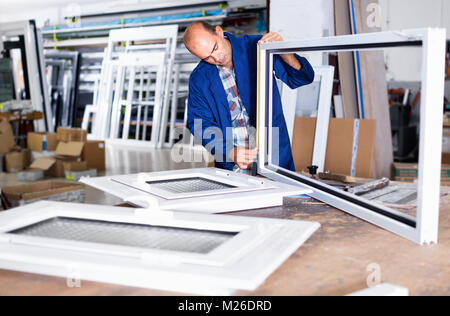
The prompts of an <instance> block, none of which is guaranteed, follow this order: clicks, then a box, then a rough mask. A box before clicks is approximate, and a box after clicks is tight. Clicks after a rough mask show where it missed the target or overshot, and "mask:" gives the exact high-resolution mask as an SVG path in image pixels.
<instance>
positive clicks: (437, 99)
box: [258, 29, 446, 244]
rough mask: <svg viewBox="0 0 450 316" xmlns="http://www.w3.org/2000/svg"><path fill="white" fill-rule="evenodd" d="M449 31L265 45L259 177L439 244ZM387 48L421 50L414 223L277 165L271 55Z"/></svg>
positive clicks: (262, 51) (405, 234) (419, 240)
mask: <svg viewBox="0 0 450 316" xmlns="http://www.w3.org/2000/svg"><path fill="white" fill-rule="evenodd" d="M445 45H446V31H445V29H417V30H404V31H400V32H383V33H370V34H360V35H350V36H337V37H329V38H320V39H312V40H303V41H297V42H282V43H269V44H262V45H261V46H260V51H259V69H258V72H259V79H258V80H259V81H258V82H259V87H258V88H259V101H260V103H259V105H258V107H259V110H258V134H259V161H258V172H259V174H261V175H264V176H267V177H269V178H271V179H275V180H278V181H282V182H286V183H290V184H296V185H299V186H301V187H306V188H310V189H312V190H313V193H312V194H310V195H311V196H312V197H314V198H316V199H318V200H321V201H323V202H326V203H328V204H330V205H332V206H334V207H336V208H339V209H341V210H343V211H345V212H348V213H350V214H352V215H354V216H357V217H359V218H361V219H363V220H366V221H368V222H370V223H372V224H375V225H378V226H380V227H382V228H384V229H386V230H389V231H391V232H394V233H396V234H398V235H400V236H403V237H405V238H407V239H409V240H412V241H414V242H416V243H418V244H424V243H432V242H435V243H436V242H437V240H438V220H439V199H440V174H441V149H442V121H443V117H442V100H443V96H444V77H445V76H444V69H445V67H444V65H445V47H446V46H445ZM385 47H422V48H423V53H422V99H421V109H420V110H421V113H420V145H419V149H420V153H419V178H418V198H417V200H418V205H417V215H416V218H414V217H411V216H408V215H405V214H403V213H400V212H398V211H395V210H393V209H390V208H387V207H384V206H380V205H379V204H375V203H372V202H370V201H367V200H365V199H363V198H360V197H357V196H354V195H351V194H348V193H346V192H344V191H341V190H338V189H336V188H333V187H331V186H328V185H326V184H323V183H321V182H319V181H316V180H313V179H310V178H307V177H304V176H302V175H299V174H296V173H293V172H290V171H288V170H285V169H283V168H280V167H279V166H276V165H273V164H272V161H271V157H272V136H271V134H272V131H271V129H270V128H269V129H267V126H272V111H271V109H272V89H271V87H272V84H273V76H272V75H271V74H272V69H273V63H272V56H273V55H274V54H278V53H294V52H295V53H302V52H307V51H354V50H360V51H364V50H374V49H382V48H385Z"/></svg>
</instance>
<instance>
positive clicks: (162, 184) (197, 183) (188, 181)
mask: <svg viewBox="0 0 450 316" xmlns="http://www.w3.org/2000/svg"><path fill="white" fill-rule="evenodd" d="M147 184H149V185H150V186H151V187H152V188H155V189H159V190H164V191H166V192H169V193H173V194H180V193H192V192H204V191H214V190H226V189H232V188H236V187H235V186H232V185H229V184H225V183H220V182H217V181H213V180H209V179H204V178H199V177H198V178H185V179H174V180H162V181H148V182H147Z"/></svg>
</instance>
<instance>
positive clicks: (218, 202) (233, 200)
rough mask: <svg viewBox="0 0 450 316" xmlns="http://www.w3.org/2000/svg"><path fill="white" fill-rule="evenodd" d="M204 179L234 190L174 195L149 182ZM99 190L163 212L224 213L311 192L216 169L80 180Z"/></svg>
mask: <svg viewBox="0 0 450 316" xmlns="http://www.w3.org/2000/svg"><path fill="white" fill-rule="evenodd" d="M186 178H202V179H205V180H211V181H214V182H219V183H223V184H228V185H232V186H235V188H229V189H223V190H216V191H203V192H191V193H180V194H173V193H171V192H167V191H163V190H158V189H155V188H152V187H150V186H149V185H148V184H147V183H146V182H147V181H160V180H182V179H186ZM80 182H83V183H85V184H87V185H89V186H92V187H94V188H96V189H99V190H102V191H104V192H106V193H109V194H112V195H114V196H117V197H119V198H121V199H123V200H124V201H126V202H128V203H131V204H133V205H137V206H141V207H146V208H149V207H152V206H155V205H156V206H157V207H159V208H161V209H166V210H176V211H188V212H203V213H225V212H235V211H242V210H249V209H258V208H265V207H273V206H280V205H283V198H284V197H286V196H296V195H301V194H308V193H311V192H312V191H311V190H310V189H307V188H300V187H298V186H292V185H288V184H285V183H280V182H275V181H271V180H267V179H262V178H258V177H251V176H248V175H245V174H238V173H234V172H231V171H227V170H221V169H216V168H199V169H186V170H172V171H161V172H152V173H140V174H132V175H117V176H107V177H98V178H88V177H85V178H81V180H80Z"/></svg>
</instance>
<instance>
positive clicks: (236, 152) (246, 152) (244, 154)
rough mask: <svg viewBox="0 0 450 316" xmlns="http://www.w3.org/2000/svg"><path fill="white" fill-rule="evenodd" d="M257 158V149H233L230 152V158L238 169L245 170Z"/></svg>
mask: <svg viewBox="0 0 450 316" xmlns="http://www.w3.org/2000/svg"><path fill="white" fill-rule="evenodd" d="M257 156H258V148H254V149H247V148H242V147H234V149H233V150H232V151H231V152H230V158H231V160H232V161H234V163H235V164H236V165H238V167H239V168H241V169H242V170H247V169H248V167H249V166H251V164H252V163H253V162H254V161H255V159H256V157H257Z"/></svg>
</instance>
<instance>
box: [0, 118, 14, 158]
mask: <svg viewBox="0 0 450 316" xmlns="http://www.w3.org/2000/svg"><path fill="white" fill-rule="evenodd" d="M14 145H15V141H14V134H13V131H12V128H11V124H9V122H8V121H7V120H6V119H3V120H1V121H0V154H6V153H8V152H10V151H11V150H12V149H13V148H14Z"/></svg>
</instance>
